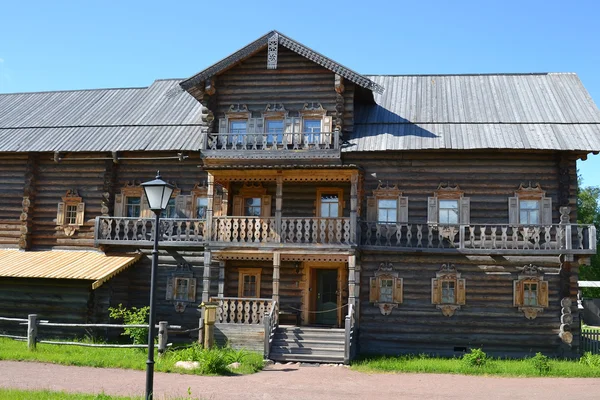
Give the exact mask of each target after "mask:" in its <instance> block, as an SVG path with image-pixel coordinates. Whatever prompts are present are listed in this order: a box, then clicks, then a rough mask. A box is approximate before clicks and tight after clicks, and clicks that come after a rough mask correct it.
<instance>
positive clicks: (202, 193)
mask: <svg viewBox="0 0 600 400" xmlns="http://www.w3.org/2000/svg"><path fill="white" fill-rule="evenodd" d="M190 193H191V194H192V195H194V196H195V197H206V196H207V194H208V186H207V185H206V181H205V180H204V181H202V185H199V184H198V183H196V184H195V185H194V187H193V188H192V190H190Z"/></svg>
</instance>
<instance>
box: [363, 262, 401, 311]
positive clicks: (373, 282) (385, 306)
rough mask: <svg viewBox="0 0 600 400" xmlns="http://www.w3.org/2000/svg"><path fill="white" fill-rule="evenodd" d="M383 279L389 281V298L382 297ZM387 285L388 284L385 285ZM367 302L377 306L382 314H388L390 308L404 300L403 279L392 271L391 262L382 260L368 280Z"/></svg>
mask: <svg viewBox="0 0 600 400" xmlns="http://www.w3.org/2000/svg"><path fill="white" fill-rule="evenodd" d="M384 281H391V282H392V285H391V294H390V295H391V299H390V301H387V299H382V294H381V288H382V287H383V286H382V283H383V282H384ZM386 287H389V286H386ZM369 302H370V303H372V304H373V305H374V306H377V307H379V311H380V312H381V314H382V315H389V314H390V313H391V312H392V310H393V309H394V308H396V307H398V306H399V305H400V304H402V303H403V302H404V279H402V278H400V277H399V276H398V272H396V271H394V267H393V265H392V263H386V262H382V263H381V264H380V265H379V269H378V270H377V271H375V273H374V275H373V277H372V278H370V282H369Z"/></svg>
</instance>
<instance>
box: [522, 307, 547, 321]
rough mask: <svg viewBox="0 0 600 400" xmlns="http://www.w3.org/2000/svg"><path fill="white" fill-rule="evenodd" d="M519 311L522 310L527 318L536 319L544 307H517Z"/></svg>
mask: <svg viewBox="0 0 600 400" xmlns="http://www.w3.org/2000/svg"><path fill="white" fill-rule="evenodd" d="M519 311H522V312H523V314H525V318H527V319H536V318H537V315H538V314H541V313H542V312H544V309H543V308H542V307H519Z"/></svg>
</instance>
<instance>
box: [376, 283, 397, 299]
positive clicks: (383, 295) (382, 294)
mask: <svg viewBox="0 0 600 400" xmlns="http://www.w3.org/2000/svg"><path fill="white" fill-rule="evenodd" d="M393 299H394V280H393V279H389V278H381V279H379V302H380V303H393V302H394V301H393Z"/></svg>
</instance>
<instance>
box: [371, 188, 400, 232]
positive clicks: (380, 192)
mask: <svg viewBox="0 0 600 400" xmlns="http://www.w3.org/2000/svg"><path fill="white" fill-rule="evenodd" d="M380 200H394V201H395V202H396V221H379V220H380V218H379V201H380ZM367 220H368V221H379V222H390V223H391V222H399V223H407V222H408V197H403V196H402V191H400V189H398V186H397V185H394V186H389V185H387V186H382V185H381V183H380V184H379V185H378V186H377V189H374V190H373V196H369V197H367Z"/></svg>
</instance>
